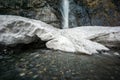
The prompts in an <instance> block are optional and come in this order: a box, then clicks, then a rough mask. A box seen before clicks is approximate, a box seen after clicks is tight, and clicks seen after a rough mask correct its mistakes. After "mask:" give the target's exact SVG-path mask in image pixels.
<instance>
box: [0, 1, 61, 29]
mask: <svg viewBox="0 0 120 80" xmlns="http://www.w3.org/2000/svg"><path fill="white" fill-rule="evenodd" d="M48 1H49V0H48ZM49 4H50V2H47V0H4V1H0V14H4V15H19V16H23V17H27V18H31V19H37V20H41V21H44V22H46V23H48V24H51V25H53V26H55V27H59V26H60V22H59V19H58V18H57V15H56V14H55V13H56V11H55V10H53V8H52V7H50V5H49Z"/></svg>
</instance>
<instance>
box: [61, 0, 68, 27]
mask: <svg viewBox="0 0 120 80" xmlns="http://www.w3.org/2000/svg"><path fill="white" fill-rule="evenodd" d="M61 8H62V9H61V14H62V19H63V21H62V28H63V29H66V28H69V0H62V5H61Z"/></svg>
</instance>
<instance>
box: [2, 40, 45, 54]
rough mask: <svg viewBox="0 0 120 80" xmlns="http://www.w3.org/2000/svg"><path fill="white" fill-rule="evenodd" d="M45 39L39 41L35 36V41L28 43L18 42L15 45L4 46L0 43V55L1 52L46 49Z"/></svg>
mask: <svg viewBox="0 0 120 80" xmlns="http://www.w3.org/2000/svg"><path fill="white" fill-rule="evenodd" d="M45 44H46V41H41V40H40V39H39V38H37V39H36V40H35V41H33V42H31V43H29V44H24V43H19V44H17V45H15V46H11V45H9V46H5V45H3V44H0V55H1V54H13V53H18V52H19V53H22V52H25V51H30V50H36V49H47V47H46V45H45Z"/></svg>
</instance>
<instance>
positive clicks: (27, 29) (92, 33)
mask: <svg viewBox="0 0 120 80" xmlns="http://www.w3.org/2000/svg"><path fill="white" fill-rule="evenodd" d="M119 35H120V27H101V26H98V27H90V26H86V27H77V28H70V29H57V28H54V27H53V26H51V25H48V24H46V23H44V22H41V21H38V20H33V19H28V18H23V17H19V16H10V15H0V44H2V45H6V46H10V45H12V46H15V45H16V44H19V43H24V44H29V43H32V42H33V41H35V40H36V39H38V38H40V39H41V40H42V41H45V42H46V43H45V44H46V47H47V48H50V49H54V50H61V51H66V52H78V53H85V54H90V55H91V54H93V53H98V52H99V51H101V50H109V48H108V47H109V46H108V47H106V45H112V44H113V45H114V47H120V46H119V45H118V44H116V43H120V38H119ZM109 41H111V42H112V44H111V43H109ZM97 42H100V43H97ZM105 42H107V43H106V44H104V43H105ZM104 45H105V46H104Z"/></svg>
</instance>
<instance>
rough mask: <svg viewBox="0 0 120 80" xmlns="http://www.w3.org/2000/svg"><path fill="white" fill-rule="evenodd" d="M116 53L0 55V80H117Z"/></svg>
mask: <svg viewBox="0 0 120 80" xmlns="http://www.w3.org/2000/svg"><path fill="white" fill-rule="evenodd" d="M119 79H120V56H119V52H115V51H113V52H110V53H104V54H94V55H91V56H90V55H83V54H77V53H67V52H62V51H54V50H48V49H39V50H30V51H25V52H22V53H21V52H20V53H19V52H16V53H10V52H9V53H4V54H3V53H1V54H0V80H119Z"/></svg>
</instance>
